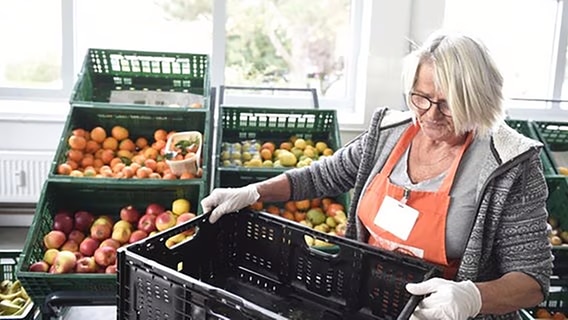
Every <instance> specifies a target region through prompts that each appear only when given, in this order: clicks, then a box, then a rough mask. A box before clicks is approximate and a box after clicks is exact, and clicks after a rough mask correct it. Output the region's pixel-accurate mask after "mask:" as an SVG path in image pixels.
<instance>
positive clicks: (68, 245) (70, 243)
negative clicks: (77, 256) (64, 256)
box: [59, 240, 79, 252]
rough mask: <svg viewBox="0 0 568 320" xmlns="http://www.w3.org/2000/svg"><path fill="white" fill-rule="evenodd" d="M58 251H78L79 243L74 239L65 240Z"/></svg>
mask: <svg viewBox="0 0 568 320" xmlns="http://www.w3.org/2000/svg"><path fill="white" fill-rule="evenodd" d="M59 250H60V251H71V252H77V251H79V244H78V243H77V242H75V241H74V240H67V241H65V243H64V244H63V245H62V246H61V247H60V248H59Z"/></svg>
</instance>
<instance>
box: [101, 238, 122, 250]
mask: <svg viewBox="0 0 568 320" xmlns="http://www.w3.org/2000/svg"><path fill="white" fill-rule="evenodd" d="M121 245H122V244H121V243H120V242H118V241H117V240H115V239H113V238H108V239H105V240H104V241H103V242H101V244H100V245H99V247H105V246H109V247H113V248H115V249H118V248H120V246H121Z"/></svg>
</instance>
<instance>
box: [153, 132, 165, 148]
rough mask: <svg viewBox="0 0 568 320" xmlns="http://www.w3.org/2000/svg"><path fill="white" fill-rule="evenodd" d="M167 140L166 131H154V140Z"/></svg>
mask: <svg viewBox="0 0 568 320" xmlns="http://www.w3.org/2000/svg"><path fill="white" fill-rule="evenodd" d="M167 139H168V132H167V131H166V130H164V129H158V130H156V131H154V140H156V141H166V140H167ZM164 145H165V144H164Z"/></svg>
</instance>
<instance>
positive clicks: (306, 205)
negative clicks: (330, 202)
mask: <svg viewBox="0 0 568 320" xmlns="http://www.w3.org/2000/svg"><path fill="white" fill-rule="evenodd" d="M296 208H298V210H300V211H307V210H309V209H310V200H308V199H305V200H300V201H296Z"/></svg>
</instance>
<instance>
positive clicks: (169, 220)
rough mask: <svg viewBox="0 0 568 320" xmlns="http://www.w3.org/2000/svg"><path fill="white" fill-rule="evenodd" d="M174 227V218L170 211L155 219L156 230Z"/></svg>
mask: <svg viewBox="0 0 568 320" xmlns="http://www.w3.org/2000/svg"><path fill="white" fill-rule="evenodd" d="M175 225H176V217H175V216H174V214H173V213H172V212H171V211H165V212H162V213H160V214H159V215H158V217H156V229H158V231H164V230H166V229H169V228H171V227H173V226H175Z"/></svg>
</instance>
